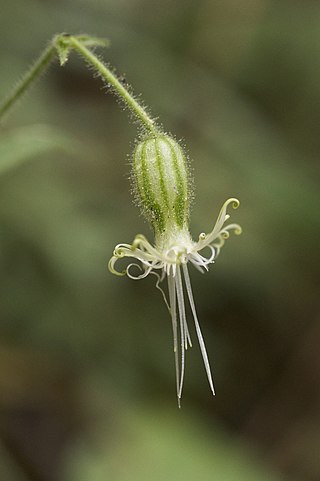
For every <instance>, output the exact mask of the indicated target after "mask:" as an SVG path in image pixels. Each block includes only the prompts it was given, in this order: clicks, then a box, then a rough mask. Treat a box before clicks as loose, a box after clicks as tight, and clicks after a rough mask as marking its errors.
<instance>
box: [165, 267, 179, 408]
mask: <svg viewBox="0 0 320 481" xmlns="http://www.w3.org/2000/svg"><path fill="white" fill-rule="evenodd" d="M168 290H169V302H170V308H169V310H170V314H171V321H172V333H173V351H174V364H175V369H176V386H177V399H178V406H179V408H180V407H181V402H180V400H181V394H180V389H179V377H180V374H179V371H180V370H179V351H178V325H177V306H176V284H175V280H174V277H173V276H170V275H169V276H168ZM179 394H180V395H179Z"/></svg>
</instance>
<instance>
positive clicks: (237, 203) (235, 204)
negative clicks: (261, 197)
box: [229, 197, 240, 209]
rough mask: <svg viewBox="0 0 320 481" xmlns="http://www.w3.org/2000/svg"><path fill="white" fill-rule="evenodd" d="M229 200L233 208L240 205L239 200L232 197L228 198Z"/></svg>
mask: <svg viewBox="0 0 320 481" xmlns="http://www.w3.org/2000/svg"><path fill="white" fill-rule="evenodd" d="M229 202H230V203H231V202H232V208H233V209H237V208H238V207H239V205H240V200H238V199H236V198H234V197H232V198H231V199H229Z"/></svg>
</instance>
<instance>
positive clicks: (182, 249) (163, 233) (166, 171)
mask: <svg viewBox="0 0 320 481" xmlns="http://www.w3.org/2000/svg"><path fill="white" fill-rule="evenodd" d="M132 170H133V178H134V183H135V190H136V193H137V197H138V199H139V202H140V204H141V206H142V210H143V213H144V215H145V217H146V218H147V219H148V221H149V222H150V223H151V225H152V228H153V231H154V235H155V239H154V244H151V243H150V242H149V241H148V240H147V239H146V238H145V237H144V236H143V235H140V234H139V235H137V236H136V237H135V239H134V241H133V243H132V244H118V245H117V246H116V247H115V250H114V252H113V256H112V258H111V259H110V262H109V269H110V271H111V272H113V273H114V274H117V275H127V276H129V277H130V278H131V279H135V280H137V279H143V278H144V277H146V276H148V275H149V274H155V275H156V276H157V279H158V280H157V284H156V285H157V287H158V288H159V289H160V290H161V292H162V294H163V297H164V300H165V302H166V305H167V307H168V309H169V312H170V315H171V321H172V329H173V348H174V354H175V369H176V387H177V397H178V404H179V406H180V400H181V395H182V388H183V380H184V368H185V351H186V350H187V349H188V346H191V337H190V333H189V329H188V324H187V319H186V309H185V299H186V298H187V299H188V302H189V304H190V308H191V312H192V316H193V320H194V324H195V329H196V333H197V337H198V341H199V344H200V349H201V353H202V357H203V361H204V365H205V369H206V373H207V377H208V381H209V385H210V388H211V391H212V393H213V394H214V386H213V381H212V375H211V369H210V364H209V360H208V355H207V351H206V347H205V343H204V340H203V336H202V333H201V329H200V325H199V321H198V316H197V311H196V308H195V303H194V299H193V294H192V289H191V282H190V277H189V272H188V263H189V262H190V263H191V264H193V265H194V266H195V267H196V268H197V269H198V270H199V271H200V272H205V271H207V270H208V266H209V265H210V264H212V263H214V261H215V259H216V258H217V256H218V254H219V252H220V250H221V248H222V246H223V245H224V242H225V240H226V239H228V237H229V235H230V232H234V233H235V234H240V233H241V227H240V226H239V225H238V224H228V225H225V222H226V221H227V220H228V219H229V217H230V215H229V214H227V208H228V206H229V205H230V204H231V205H232V207H233V208H234V209H236V208H237V207H238V206H239V201H238V200H237V199H234V198H231V199H228V200H227V201H226V202H225V203H224V204H223V206H222V208H221V210H220V213H219V216H218V219H217V221H216V224H215V226H214V228H213V230H212V231H211V232H210V233H208V234H205V233H201V234H200V235H199V238H198V240H197V241H196V242H195V241H193V240H192V238H191V235H190V232H189V210H190V198H191V192H190V178H189V175H190V174H189V169H188V163H187V160H186V156H185V154H184V152H183V150H182V148H181V147H180V145H179V144H178V143H177V142H176V141H175V140H174V139H173V138H172V137H170V136H169V135H165V134H159V135H156V136H153V137H151V138H148V139H146V140H144V141H142V142H140V143H139V144H138V145H137V147H136V149H135V151H134V155H133V161H132ZM123 258H129V259H132V260H133V262H129V264H128V265H127V266H126V268H125V270H123V271H118V270H116V269H115V265H116V263H117V262H118V260H119V259H123ZM136 261H138V263H137V262H136ZM137 267H138V269H139V270H138V273H137V270H136V268H137ZM133 269H135V271H134V270H133ZM165 278H167V282H168V296H166V294H165V292H164V290H163V289H162V288H161V287H160V283H161V282H163V281H164V279H165Z"/></svg>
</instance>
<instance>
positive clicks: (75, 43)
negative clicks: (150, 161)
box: [0, 33, 158, 134]
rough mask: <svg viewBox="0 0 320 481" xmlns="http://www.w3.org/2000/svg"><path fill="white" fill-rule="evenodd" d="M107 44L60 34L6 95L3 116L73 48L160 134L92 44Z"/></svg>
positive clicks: (151, 130) (149, 129) (0, 109)
mask: <svg viewBox="0 0 320 481" xmlns="http://www.w3.org/2000/svg"><path fill="white" fill-rule="evenodd" d="M104 44H105V42H103V41H101V40H100V39H96V38H94V37H89V36H87V35H78V36H77V35H76V36H73V35H68V34H65V33H62V34H59V35H56V36H55V37H54V38H53V40H52V41H51V42H50V44H49V46H48V47H47V48H46V49H45V50H44V52H43V53H42V54H41V55H40V57H39V58H38V60H36V62H35V63H34V64H33V66H32V67H31V68H30V69H29V70H28V71H27V73H26V74H25V75H24V76H23V77H22V79H21V80H20V82H19V83H18V84H17V85H16V87H15V88H14V89H13V90H12V92H11V93H10V94H9V95H8V97H7V98H5V100H4V101H3V103H2V104H0V119H1V117H3V116H4V115H5V114H6V113H7V112H8V111H9V110H10V108H11V107H12V106H13V105H14V104H15V103H16V102H17V101H18V100H19V98H20V97H21V96H22V95H23V94H24V92H25V91H26V90H27V89H28V88H29V87H30V86H31V84H32V83H33V82H34V81H35V80H36V79H37V78H38V77H39V76H40V75H41V74H42V73H43V72H44V70H45V69H46V68H47V67H48V66H49V64H50V62H51V61H52V60H53V59H54V57H55V56H58V57H59V59H60V64H61V65H64V64H65V63H66V61H67V60H68V56H69V53H70V52H71V51H72V50H75V51H76V52H77V53H78V54H79V55H80V56H81V57H82V58H83V59H84V60H86V62H87V63H88V64H89V65H90V66H91V67H93V68H94V70H95V71H96V72H97V73H98V74H99V75H100V76H101V77H102V78H103V80H105V82H106V83H107V84H108V85H110V86H112V88H113V90H114V91H115V93H116V94H117V95H118V96H119V97H120V99H121V100H122V101H123V102H124V103H125V105H126V106H127V107H128V108H129V109H130V110H131V112H132V113H133V114H134V115H135V117H136V118H137V119H138V120H139V121H140V122H141V124H142V126H143V127H144V129H145V130H147V132H149V133H151V134H156V133H157V132H158V129H157V127H156V125H155V122H154V120H153V119H152V118H151V117H150V116H149V114H148V113H147V111H146V109H145V108H144V107H143V106H142V105H140V103H139V102H138V101H137V100H136V99H135V98H134V97H133V96H132V95H131V93H130V92H129V91H128V90H127V89H126V88H125V86H124V85H123V84H122V83H121V82H120V80H119V79H118V78H117V76H116V75H115V74H114V73H113V72H112V71H111V70H110V69H109V68H108V67H107V66H106V65H105V64H104V63H103V62H102V61H101V60H99V58H98V57H97V56H96V55H95V53H94V52H93V51H92V50H90V47H95V46H99V45H100V46H101V45H104Z"/></svg>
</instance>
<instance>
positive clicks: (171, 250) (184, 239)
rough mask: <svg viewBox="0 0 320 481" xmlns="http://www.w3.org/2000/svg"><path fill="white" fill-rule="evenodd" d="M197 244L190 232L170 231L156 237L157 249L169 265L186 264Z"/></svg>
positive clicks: (184, 230)
mask: <svg viewBox="0 0 320 481" xmlns="http://www.w3.org/2000/svg"><path fill="white" fill-rule="evenodd" d="M194 246H195V243H194V242H193V240H192V239H191V236H190V233H189V231H188V230H186V229H183V230H180V229H168V230H166V231H165V232H163V233H162V234H159V235H157V236H156V239H155V247H156V249H157V250H158V252H159V253H160V255H161V256H162V257H163V260H164V261H165V262H166V263H168V264H186V263H187V262H188V254H190V252H192V250H193V249H194Z"/></svg>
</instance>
